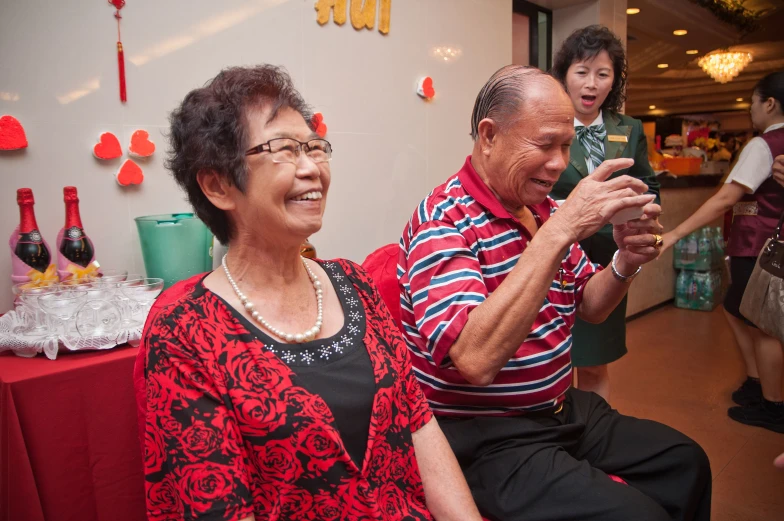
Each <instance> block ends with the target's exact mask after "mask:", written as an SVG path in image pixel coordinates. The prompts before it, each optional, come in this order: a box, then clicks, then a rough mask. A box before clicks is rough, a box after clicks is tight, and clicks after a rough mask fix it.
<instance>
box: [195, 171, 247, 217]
mask: <svg viewBox="0 0 784 521" xmlns="http://www.w3.org/2000/svg"><path fill="white" fill-rule="evenodd" d="M196 181H197V182H198V183H199V187H200V188H201V191H202V193H203V194H204V196H205V197H206V198H207V199H209V200H210V202H211V203H212V204H213V205H215V207H216V208H218V209H220V210H223V211H227V210H234V209H235V208H236V206H237V205H236V202H235V200H234V199H235V197H236V194H237V192H239V190H237V187H236V186H234V185H233V184H232V183H231V181H229V179H228V177H226V176H224V175H220V174H218V173H217V172H216V171H215V170H207V169H204V170H199V172H198V173H197V174H196Z"/></svg>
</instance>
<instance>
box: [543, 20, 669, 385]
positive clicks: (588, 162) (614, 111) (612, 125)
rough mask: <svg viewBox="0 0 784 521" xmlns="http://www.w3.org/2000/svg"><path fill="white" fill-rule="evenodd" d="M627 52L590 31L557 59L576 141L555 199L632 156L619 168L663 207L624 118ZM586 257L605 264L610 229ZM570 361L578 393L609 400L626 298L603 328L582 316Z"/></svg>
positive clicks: (636, 134)
mask: <svg viewBox="0 0 784 521" xmlns="http://www.w3.org/2000/svg"><path fill="white" fill-rule="evenodd" d="M626 69H627V64H626V54H625V53H624V50H623V44H622V43H621V41H620V40H619V39H618V38H617V37H616V36H615V35H614V34H613V33H612V32H611V31H610V30H609V29H607V28H606V27H603V26H600V25H591V26H589V27H585V28H583V29H578V30H577V31H575V32H573V33H572V34H571V35H570V36H569V37H568V38H567V39H566V41H564V43H563V45H562V46H561V48H560V49H559V50H558V52H557V53H556V55H555V59H554V63H553V70H552V74H553V76H555V77H556V78H557V79H558V80H559V81H560V82H561V83H563V84H564V86H565V87H566V90H567V92H568V93H569V97H570V98H571V100H572V105H574V112H575V116H574V126H575V133H576V136H575V139H574V141H573V142H572V146H571V149H570V160H569V166H567V168H566V170H564V172H563V173H562V174H561V177H560V178H559V179H558V182H557V183H556V184H555V186H554V187H553V191H552V193H551V194H550V195H551V196H552V197H553V198H554V199H557V200H563V199H566V198H567V197H568V196H569V194H570V193H571V192H572V190H573V189H574V187H575V186H576V185H577V183H578V182H580V180H582V179H583V178H584V177H585V176H587V175H588V174H590V173H591V172H593V170H594V169H595V168H596V167H597V166H598V165H599V164H601V162H602V161H604V160H605V159H617V158H620V157H630V158H633V159H634V166H632V167H631V168H629V169H625V170H619V171H618V172H616V173H614V174H613V175H612V176H611V177H610V179H612V178H615V177H618V176H620V175H630V176H632V177H636V178H638V179H640V180H642V181H643V182H645V184H647V185H648V193H650V194H655V195H656V200H655V201H654V202H655V203H656V204H659V182H658V181H657V180H656V176H655V174H654V173H653V170H652V169H651V167H650V164H649V163H648V145H647V142H646V139H645V134H644V133H643V130H642V123H641V122H640V121H639V120H636V119H633V118H630V117H628V116H625V115H623V114H619V113H618V111H619V110H620V108H621V106H622V105H623V102H624V100H625V89H626ZM580 245H581V246H582V247H583V249H584V250H585V252H586V254H587V255H588V258H589V259H591V261H593V262H597V263H599V264H601V265H602V266H607V265H608V264H609V262H610V261H611V260H612V256H613V254H614V253H615V251H616V250H617V249H618V247H617V246H616V245H615V241H614V240H613V234H612V225H611V224H608V225H607V226H605V227H604V228H602V229H601V230H599V232H598V233H596V234H595V235H593V236H591V237H589V238H587V239H585V240H583V241H581V242H580ZM572 334H573V335H574V346H573V347H572V363H573V364H574V366H575V367H577V387H578V388H580V389H582V390H584V391H593V392H595V393H597V394H599V395H601V396H602V397H603V398H604V399H605V400H609V398H610V376H609V373H608V372H607V364H609V363H610V362H614V361H615V360H618V359H619V358H620V357H622V356H623V355H624V354H626V298H624V299H623V301H622V302H621V304H620V305H619V306H618V307H617V308H616V309H615V311H613V312H612V314H611V315H610V316H609V318H607V320H605V321H604V322H603V323H602V324H589V323H588V322H585V321H583V320H580V319H579V318H578V319H577V320H576V322H575V325H574V327H573V328H572Z"/></svg>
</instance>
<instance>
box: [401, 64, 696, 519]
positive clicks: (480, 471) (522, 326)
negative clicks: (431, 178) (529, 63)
mask: <svg viewBox="0 0 784 521" xmlns="http://www.w3.org/2000/svg"><path fill="white" fill-rule="evenodd" d="M573 118H574V110H573V108H572V104H571V102H570V101H569V97H568V96H567V95H566V93H565V92H564V90H563V88H562V87H561V86H560V84H559V83H558V82H557V81H555V80H554V79H552V78H551V77H550V76H548V75H546V74H544V73H542V72H540V71H537V70H535V69H530V68H525V67H519V66H509V67H505V68H503V69H501V70H499V71H498V72H496V73H495V74H494V75H493V76H492V77H491V78H490V80H489V81H488V82H487V84H485V86H484V87H483V88H482V90H481V92H480V93H479V96H478V97H477V100H476V104H475V106H474V112H473V117H472V136H473V140H474V148H473V152H472V155H471V156H469V157H468V158H467V159H466V162H465V164H464V165H463V167H462V168H461V169H460V171H459V172H458V173H457V174H456V175H454V176H452V177H450V178H449V179H448V180H447V181H446V182H445V183H444V184H442V185H441V186H438V187H436V188H435V189H434V190H433V191H432V192H431V194H430V195H428V197H427V198H426V199H425V200H424V201H422V203H421V204H420V205H419V206H418V207H417V209H416V211H415V212H414V215H413V216H412V218H411V221H410V222H409V224H408V226H407V227H406V229H405V230H404V232H403V237H402V240H401V251H400V256H399V267H398V276H399V278H400V285H401V290H402V298H401V307H402V310H401V312H402V321H403V328H404V332H405V336H406V341H407V343H408V346H409V349H410V351H411V352H412V359H413V364H414V368H415V373H416V375H417V377H418V379H419V381H420V384H421V385H422V388H423V390H424V392H425V395H426V396H427V398H428V400H429V402H430V406H431V408H432V409H433V411H434V412H435V413H436V414H437V415H439V423H440V425H441V427H442V429H443V431H444V433H445V434H446V436H447V438H448V440H449V442H450V444H451V445H452V448H453V449H454V451H455V454H456V455H457V457H458V460H459V462H460V464H461V466H462V468H463V471H464V472H465V474H466V478H467V480H468V483H469V485H470V486H471V488H472V492H473V494H474V498H475V499H476V502H477V505H478V506H479V507H480V510H481V511H482V512H483V515H485V516H487V517H489V518H491V519H495V520H503V521H513V520H518V519H519V520H523V519H525V520H530V521H536V520H542V521H545V520H546V521H556V520H564V521H566V520H578V519H579V520H582V521H585V520H602V521H613V520H618V521H621V520H624V521H628V520H631V519H634V520H636V521H641V520H665V519H679V520H692V519H699V520H706V521H707V520H708V519H709V517H710V496H711V473H710V466H709V463H708V459H707V457H706V455H705V453H704V452H703V450H702V449H701V448H700V447H699V445H697V444H696V443H695V442H694V441H692V440H691V439H689V438H687V437H686V436H684V435H682V434H681V433H679V432H677V431H675V430H673V429H671V428H669V427H666V426H664V425H662V424H659V423H656V422H652V421H647V420H639V419H635V418H631V417H627V416H622V415H620V414H618V413H617V412H616V411H614V410H612V409H611V408H610V407H609V406H608V405H607V403H606V402H605V401H604V400H603V399H601V398H600V397H599V396H598V395H596V394H593V393H587V392H582V391H579V390H576V389H571V388H570V383H571V372H572V371H571V370H572V366H571V363H570V355H569V351H570V347H571V333H570V327H571V326H572V324H573V323H574V318H575V315H578V316H580V317H581V318H583V319H585V320H588V321H593V322H601V321H602V320H603V319H604V318H605V317H607V315H608V314H609V313H610V312H611V311H612V310H613V308H615V306H616V305H617V304H618V303H619V302H620V301H621V299H622V298H623V296H624V295H625V294H626V292H627V290H628V288H629V283H630V282H631V281H632V279H633V278H634V277H635V276H636V275H637V274H638V273H639V271H640V269H641V265H642V264H644V263H647V262H650V261H651V260H653V259H655V258H656V256H657V254H658V250H657V247H659V246H660V245H661V238H660V236H659V235H658V234H659V233H661V227H660V226H659V224H658V219H657V217H658V215H659V213H660V211H661V209H660V208H659V206H658V205H655V204H652V203H651V201H652V200H653V196H652V195H643V194H644V192H645V191H646V189H647V187H646V186H645V184H644V183H643V182H642V181H639V180H636V179H633V178H631V177H628V176H623V175H621V174H620V172H617V171H619V170H622V169H624V168H628V167H630V166H631V165H632V164H633V161H632V160H631V159H616V160H611V161H606V162H605V163H603V164H602V165H601V166H600V167H599V168H597V169H596V170H595V171H594V172H593V174H591V175H589V176H587V177H586V178H585V179H584V180H583V181H582V182H580V183H579V184H578V185H577V187H576V188H575V190H574V191H573V192H572V194H571V195H570V197H569V198H568V199H567V200H566V201H565V202H564V203H563V205H561V207H560V208H558V210H557V211H555V210H556V204H555V202H554V201H553V200H552V199H550V198H549V197H548V193H549V192H550V189H551V188H552V186H553V184H554V183H555V182H556V181H557V180H558V177H559V175H560V173H561V172H562V171H563V170H564V168H565V167H566V164H567V162H568V160H569V146H570V144H571V142H572V139H573V137H574V125H573V121H574V119H573ZM613 173H615V175H614V176H612V178H611V179H610V180H607V179H608V178H610V176H611V175H612V174H613ZM643 206H644V214H643V216H642V217H640V218H639V219H635V220H632V221H628V222H626V223H623V224H616V225H615V227H614V236H615V240H616V242H617V243H618V245H619V248H620V250H619V252H618V253H617V254H616V256H615V257H614V259H613V262H612V265H611V266H608V268H607V269H605V270H602V269H601V267H599V266H596V265H593V264H591V262H590V261H589V260H588V259H587V258H586V256H585V254H584V252H583V251H582V250H581V249H580V246H579V244H578V241H579V240H580V239H582V238H584V237H587V236H589V235H591V234H593V233H595V232H596V231H597V230H598V229H599V228H601V227H602V226H603V225H604V224H606V223H607V222H609V220H610V219H611V218H613V216H616V215H619V216H620V215H623V214H627V215H628V214H629V212H632V213H633V211H634V210H633V209H634V208H640V207H643ZM637 215H638V216H639V213H638V214H637ZM613 220H616V221H617V219H613ZM651 340H652V341H655V339H651ZM608 474H609V475H614V476H619V477H620V478H621V479H622V480H624V481H625V483H622V482H618V481H621V480H619V479H617V477H616V478H615V479H613V478H611V477H609V476H608Z"/></svg>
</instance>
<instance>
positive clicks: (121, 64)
mask: <svg viewBox="0 0 784 521" xmlns="http://www.w3.org/2000/svg"><path fill="white" fill-rule="evenodd" d="M109 3H110V4H111V5H112V6H114V8H115V9H116V11H115V12H114V17H115V18H116V19H117V68H118V69H119V73H120V101H122V102H123V103H125V102H126V100H127V99H128V97H127V95H126V92H125V55H124V54H123V46H122V41H120V20H122V16H120V9H122V8H123V7H125V0H109Z"/></svg>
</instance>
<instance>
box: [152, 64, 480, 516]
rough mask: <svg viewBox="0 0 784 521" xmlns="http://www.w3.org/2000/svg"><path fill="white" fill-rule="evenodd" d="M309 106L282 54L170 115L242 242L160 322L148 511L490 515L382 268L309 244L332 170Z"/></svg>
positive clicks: (214, 224) (193, 176)
mask: <svg viewBox="0 0 784 521" xmlns="http://www.w3.org/2000/svg"><path fill="white" fill-rule="evenodd" d="M309 121H310V118H309V112H308V108H307V106H306V105H305V103H304V101H303V99H302V97H301V96H300V94H299V93H298V92H297V91H296V90H295V89H294V87H293V85H292V82H291V79H290V78H289V76H288V75H287V74H286V73H285V72H284V71H283V70H282V69H279V68H277V67H273V66H268V65H263V66H258V67H252V68H231V69H226V70H224V71H222V72H221V73H220V74H218V75H217V76H216V77H215V78H214V79H213V80H211V81H210V82H209V83H208V84H207V85H206V86H205V87H203V88H200V89H196V90H194V91H192V92H190V93H189V94H188V95H187V96H186V97H185V100H184V101H183V102H182V104H181V105H180V107H179V108H177V109H176V110H175V111H174V112H173V114H172V116H171V144H172V151H171V155H170V157H169V162H168V167H169V168H170V169H171V170H172V172H173V174H174V177H175V179H176V180H177V182H178V184H179V185H180V186H181V187H182V188H184V189H185V191H186V192H187V194H188V198H189V200H190V202H191V204H192V205H193V208H194V210H195V211H196V213H197V215H198V216H199V217H200V218H201V219H202V220H203V221H204V222H205V223H206V224H207V226H209V228H210V229H211V230H212V231H213V233H214V234H215V236H216V237H217V238H218V239H219V240H220V241H221V242H222V243H224V244H228V246H229V249H228V253H227V255H226V256H225V257H224V258H223V262H222V267H221V268H220V269H218V270H216V271H214V272H212V273H208V274H203V275H199V276H197V277H194V279H192V280H191V281H190V283H189V284H186V285H185V286H184V287H185V288H187V290H186V291H182V290H181V289H180V293H179V294H177V295H171V296H168V297H167V296H166V295H165V294H164V296H163V302H166V304H165V305H162V306H160V307H159V308H158V309H157V310H156V314H155V316H154V318H153V319H152V320H150V321H148V324H147V325H146V329H145V332H144V340H143V341H144V344H145V346H146V348H147V350H148V351H147V352H148V354H147V360H146V368H145V376H146V387H147V393H146V394H147V413H146V432H145V473H146V490H147V515H148V517H149V519H150V520H167V521H168V520H175V519H176V520H179V519H210V520H223V521H238V520H243V521H247V520H254V519H255V520H257V521H261V520H278V519H281V520H289V519H291V520H298V519H302V520H332V519H334V520H337V519H341V520H343V519H348V520H353V519H356V520H359V519H374V520H402V519H409V520H414V519H417V520H425V519H438V520H441V519H455V520H457V519H460V520H465V519H475V520H477V519H480V518H479V514H478V512H477V510H476V507H475V506H474V504H473V500H472V499H471V496H470V493H469V491H468V488H467V486H466V483H465V481H464V479H463V477H462V474H461V473H460V469H459V467H458V465H457V462H456V460H455V457H454V455H453V454H452V452H451V451H450V449H449V446H448V444H447V442H446V440H445V438H444V436H443V434H442V433H441V430H440V428H439V426H438V424H437V423H436V421H435V419H433V416H432V413H431V412H430V410H429V409H428V406H427V403H426V401H425V399H424V397H423V395H422V392H421V390H420V389H419V386H418V385H417V382H416V380H415V379H414V376H413V374H412V371H411V365H410V361H409V359H408V355H407V350H406V347H405V344H404V343H403V341H402V340H401V338H400V337H399V335H398V333H397V330H396V328H395V326H394V324H393V322H392V320H391V318H390V316H389V312H388V311H387V309H386V308H385V307H384V304H383V303H382V302H381V299H380V298H379V295H378V292H377V291H376V289H375V288H374V287H373V285H372V282H371V281H370V280H369V279H368V277H367V276H366V275H365V274H364V273H363V272H362V270H361V268H359V267H358V266H357V265H356V264H353V263H351V262H349V261H345V260H333V261H330V262H323V261H318V260H306V259H304V258H302V257H301V256H300V245H301V244H302V243H303V241H304V240H305V239H306V238H307V237H308V236H310V235H312V234H313V233H315V232H317V231H318V230H319V229H320V228H321V223H322V216H323V214H324V208H325V206H326V201H327V194H328V192H329V186H330V178H331V173H330V167H329V165H330V163H329V160H330V159H331V156H332V147H331V145H330V144H329V142H327V141H326V140H324V139H320V138H319V137H318V136H317V135H316V134H315V133H314V132H313V130H312V128H311V127H310V126H309V124H308V122H309ZM182 287H183V286H180V288H182Z"/></svg>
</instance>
